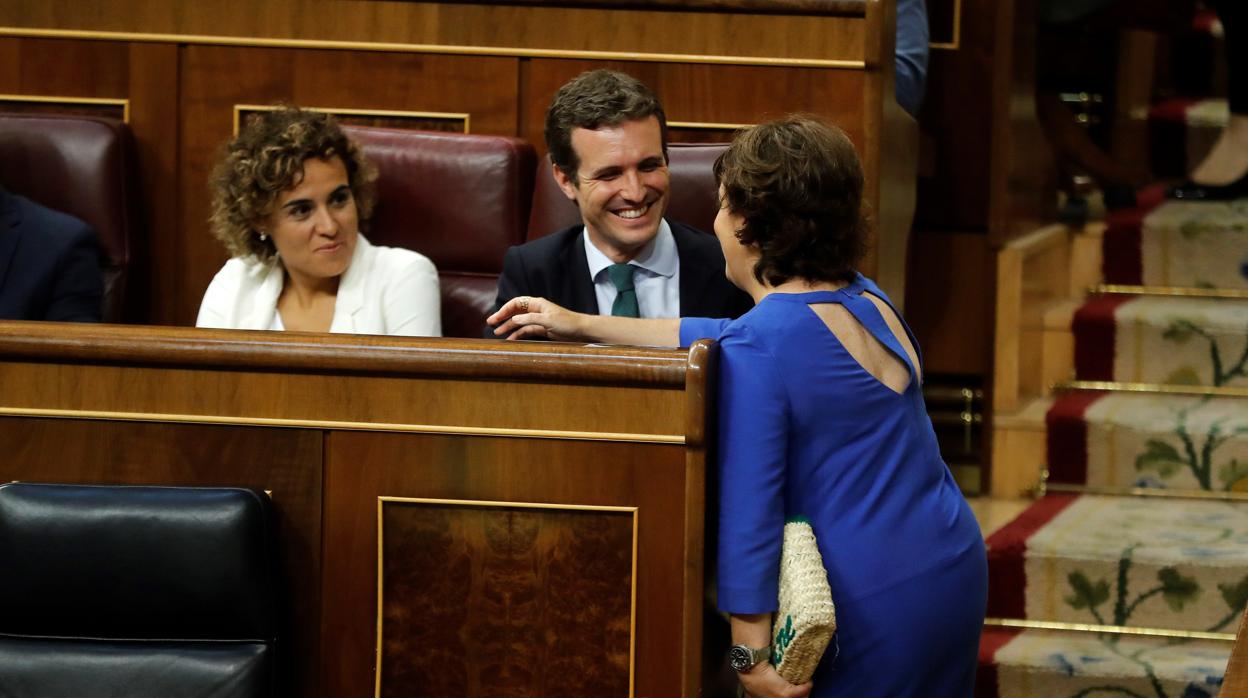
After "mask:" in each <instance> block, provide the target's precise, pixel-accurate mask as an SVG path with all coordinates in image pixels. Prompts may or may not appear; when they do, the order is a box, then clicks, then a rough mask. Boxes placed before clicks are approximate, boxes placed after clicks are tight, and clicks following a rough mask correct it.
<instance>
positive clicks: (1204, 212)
mask: <svg viewBox="0 0 1248 698" xmlns="http://www.w3.org/2000/svg"><path fill="white" fill-rule="evenodd" d="M1164 193H1165V192H1164V190H1163V189H1162V188H1160V187H1152V188H1150V189H1147V190H1145V191H1143V192H1141V194H1140V196H1139V207H1138V208H1136V209H1134V210H1127V211H1120V212H1116V213H1114V214H1113V215H1111V216H1109V217H1108V219H1107V221H1106V223H1107V225H1106V229H1105V237H1104V248H1103V250H1104V260H1103V271H1104V277H1105V282H1106V283H1109V284H1130V285H1145V286H1186V287H1198V288H1219V289H1236V290H1243V289H1248V199H1240V200H1238V201H1226V202H1207V203H1192V202H1186V201H1166V200H1165V199H1164Z"/></svg>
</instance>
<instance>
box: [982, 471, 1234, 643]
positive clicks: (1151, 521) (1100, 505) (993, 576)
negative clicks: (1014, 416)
mask: <svg viewBox="0 0 1248 698" xmlns="http://www.w3.org/2000/svg"><path fill="white" fill-rule="evenodd" d="M987 545H988V616H989V617H998V618H1020V619H1027V620H1038V621H1056V622H1063V623H1090V624H1096V625H1113V626H1124V627H1141V628H1164V629H1169V630H1196V631H1208V632H1228V633H1234V632H1235V628H1236V625H1235V623H1236V621H1237V620H1238V619H1239V617H1240V615H1241V614H1242V613H1243V611H1244V607H1245V605H1248V503H1245V502H1231V501H1213V500H1198V499H1178V498H1158V497H1128V496H1123V497H1112V496H1098V495H1059V494H1053V495H1049V496H1047V497H1044V498H1042V499H1040V500H1038V501H1037V502H1036V503H1035V504H1034V505H1032V506H1031V507H1030V508H1029V509H1027V510H1026V511H1024V512H1023V513H1022V514H1020V515H1019V516H1018V518H1016V519H1015V520H1014V521H1013V522H1011V523H1009V524H1007V525H1006V526H1005V527H1003V528H1002V529H1000V530H998V531H997V532H996V533H994V534H993V535H992V536H990V537H989V538H988V541H987Z"/></svg>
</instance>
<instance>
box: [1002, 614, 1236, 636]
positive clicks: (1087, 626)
mask: <svg viewBox="0 0 1248 698" xmlns="http://www.w3.org/2000/svg"><path fill="white" fill-rule="evenodd" d="M984 625H991V626H994V627H998V628H1023V629H1027V630H1066V631H1069V632H1080V633H1104V634H1111V635H1144V636H1147V637H1172V638H1181V639H1184V640H1213V641H1215V642H1235V635H1234V634H1233V633H1211V632H1209V631H1207V630H1170V629H1167V628H1132V627H1128V626H1124V625H1095V624H1092V623H1062V622H1059V621H1052V620H1024V619H1021V618H985V619H984Z"/></svg>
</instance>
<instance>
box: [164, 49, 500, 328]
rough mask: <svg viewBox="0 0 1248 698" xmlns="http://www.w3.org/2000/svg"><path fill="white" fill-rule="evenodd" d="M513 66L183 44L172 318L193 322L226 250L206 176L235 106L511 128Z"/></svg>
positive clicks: (482, 60) (488, 129)
mask: <svg viewBox="0 0 1248 698" xmlns="http://www.w3.org/2000/svg"><path fill="white" fill-rule="evenodd" d="M518 70H519V69H518V66H517V61H516V60H515V59H510V58H487V57H455V56H435V55H419V54H389V53H366V52H365V53H353V52H343V51H310V50H304V51H296V50H285V49H258V48H232V47H218V46H188V47H186V48H184V49H183V70H182V83H183V87H182V90H181V92H182V100H181V115H182V134H183V135H182V145H181V150H180V166H181V169H182V176H183V182H182V186H181V202H182V207H181V208H182V225H181V226H180V235H181V237H182V246H181V249H180V250H179V258H178V260H177V265H178V267H179V268H180V270H181V274H180V285H179V289H178V313H177V318H176V320H177V322H178V324H193V323H194V320H195V316H196V314H197V312H198V309H199V302H200V299H201V298H202V296H203V293H204V289H206V288H207V287H208V282H209V281H211V280H212V276H213V274H215V273H216V272H217V270H218V269H219V268H220V267H221V264H222V263H224V262H225V260H226V258H227V254H226V251H225V248H224V247H222V245H221V244H220V243H218V242H217V241H216V240H215V239H213V238H212V236H211V234H210V233H209V231H208V226H207V220H208V215H209V211H210V194H209V188H208V177H209V173H210V171H211V168H212V164H213V162H214V159H215V157H216V154H217V152H218V148H220V147H221V144H223V143H225V142H226V141H227V140H228V139H229V138H230V136H231V133H232V131H233V119H234V108H235V105H239V104H259V105H265V104H273V103H278V102H284V103H290V104H306V105H309V106H316V107H324V108H343V109H375V110H389V111H424V112H453V113H466V114H469V115H470V117H471V121H472V130H473V131H474V132H477V133H501V134H510V133H512V132H513V131H514V130H515V124H516V104H517V99H518V95H517V92H516V89H517V88H516V75H517V72H518ZM225 75H228V76H230V79H228V80H223V79H222V76H225ZM413 225H419V221H413Z"/></svg>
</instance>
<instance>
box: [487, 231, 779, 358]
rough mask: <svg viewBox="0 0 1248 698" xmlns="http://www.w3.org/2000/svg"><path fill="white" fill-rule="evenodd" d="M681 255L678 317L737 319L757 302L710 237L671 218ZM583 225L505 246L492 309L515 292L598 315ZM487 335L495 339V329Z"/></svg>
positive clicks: (678, 252)
mask: <svg viewBox="0 0 1248 698" xmlns="http://www.w3.org/2000/svg"><path fill="white" fill-rule="evenodd" d="M667 223H668V225H669V226H671V228H672V237H673V238H675V239H676V254H677V256H678V257H679V258H680V316H681V317H710V318H736V317H739V316H740V315H741V314H742V313H744V312H746V311H747V310H749V309H750V308H751V307H752V306H753V305H754V302H753V301H752V300H751V299H750V297H749V295H748V294H746V293H745V292H744V291H742V290H740V289H738V288H737V287H736V286H733V285H732V283H730V282H729V281H728V278H727V277H726V276H724V253H723V252H722V251H721V250H720V249H719V241H718V240H716V239H715V237H714V236H712V235H707V234H706V233H703V232H699V231H698V230H696V229H694V228H690V227H689V226H687V225H684V224H683V223H677V222H676V221H673V220H671V219H668V221H667ZM584 228H585V226H584V225H574V226H572V227H570V228H566V229H564V230H561V231H559V232H557V233H555V234H553V235H548V236H546V237H544V238H538V239H537V240H534V241H532V242H526V243H525V244H523V245H517V246H515V247H512V248H511V249H509V250H507V254H506V256H504V257H503V273H502V276H500V277H499V279H498V298H497V299H495V301H494V312H497V311H498V309H499V308H501V307H503V304H504V303H506V302H507V301H509V300H511V299H512V298H515V297H516V296H541V297H542V298H545V299H547V300H550V301H554V302H555V303H558V304H559V305H562V306H563V307H565V308H567V309H569V310H575V311H576V312H578V313H588V314H590V315H597V314H598V296H597V295H596V294H595V293H594V281H593V279H591V278H590V276H589V262H587V261H585V238H584V236H583V235H581V231H582V230H584ZM485 336H486V337H487V338H491V339H496V337H495V336H494V334H493V331H492V329H487V330H486V333H485Z"/></svg>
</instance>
